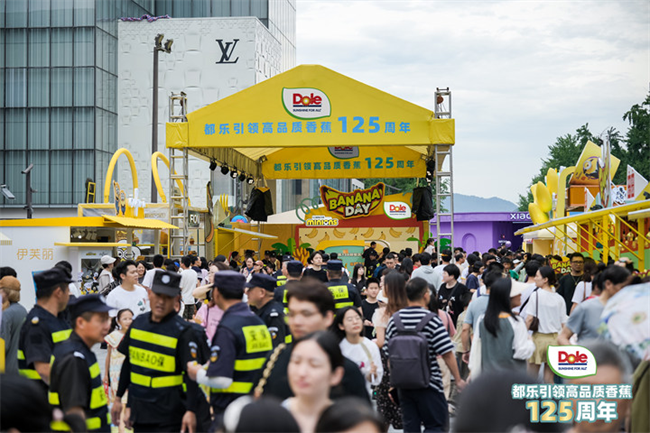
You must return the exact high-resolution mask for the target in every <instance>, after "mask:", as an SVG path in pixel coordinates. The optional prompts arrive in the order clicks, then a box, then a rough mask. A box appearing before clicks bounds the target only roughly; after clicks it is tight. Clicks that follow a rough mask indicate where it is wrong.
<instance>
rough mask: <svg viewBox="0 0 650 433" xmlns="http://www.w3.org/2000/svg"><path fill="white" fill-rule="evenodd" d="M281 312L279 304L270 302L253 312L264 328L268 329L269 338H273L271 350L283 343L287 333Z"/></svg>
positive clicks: (281, 307) (281, 308) (273, 301)
mask: <svg viewBox="0 0 650 433" xmlns="http://www.w3.org/2000/svg"><path fill="white" fill-rule="evenodd" d="M283 310H284V308H283V306H282V304H281V303H279V302H276V301H275V300H271V301H269V302H267V303H266V304H265V305H264V306H263V307H262V308H260V309H259V310H257V311H256V312H255V314H257V315H258V316H259V318H260V319H262V321H263V322H264V324H265V325H266V327H267V328H269V332H270V333H271V338H273V348H276V347H277V346H278V344H280V343H284V338H285V336H286V335H287V333H288V332H287V331H288V330H287V325H286V323H285V321H284V312H283Z"/></svg>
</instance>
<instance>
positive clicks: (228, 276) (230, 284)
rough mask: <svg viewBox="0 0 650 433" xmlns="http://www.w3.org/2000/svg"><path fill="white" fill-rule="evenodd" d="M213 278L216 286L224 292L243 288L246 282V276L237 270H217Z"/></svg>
mask: <svg viewBox="0 0 650 433" xmlns="http://www.w3.org/2000/svg"><path fill="white" fill-rule="evenodd" d="M254 275H256V274H254ZM212 279H213V281H214V287H216V288H218V289H219V290H222V291H224V292H234V291H237V290H243V289H244V284H246V277H244V276H243V275H242V274H240V273H239V272H235V271H220V272H217V273H216V274H214V276H213V277H212Z"/></svg>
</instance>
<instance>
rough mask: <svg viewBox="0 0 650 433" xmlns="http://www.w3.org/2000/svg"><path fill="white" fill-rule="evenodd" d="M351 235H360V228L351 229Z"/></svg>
mask: <svg viewBox="0 0 650 433" xmlns="http://www.w3.org/2000/svg"><path fill="white" fill-rule="evenodd" d="M350 233H351V234H353V235H356V234H357V233H359V227H352V228H351V229H350Z"/></svg>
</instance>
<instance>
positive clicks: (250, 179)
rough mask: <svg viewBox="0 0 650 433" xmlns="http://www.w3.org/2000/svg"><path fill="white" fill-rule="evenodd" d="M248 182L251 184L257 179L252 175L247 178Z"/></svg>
mask: <svg viewBox="0 0 650 433" xmlns="http://www.w3.org/2000/svg"><path fill="white" fill-rule="evenodd" d="M246 183H248V184H249V185H252V184H254V183H255V179H253V178H252V177H249V178H248V179H246Z"/></svg>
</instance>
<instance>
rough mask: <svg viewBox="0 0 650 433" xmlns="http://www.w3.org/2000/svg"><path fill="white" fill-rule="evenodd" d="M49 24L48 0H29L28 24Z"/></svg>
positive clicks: (37, 25)
mask: <svg viewBox="0 0 650 433" xmlns="http://www.w3.org/2000/svg"><path fill="white" fill-rule="evenodd" d="M54 1H57V0H54ZM49 25H50V0H29V26H30V27H47V26H49Z"/></svg>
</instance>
